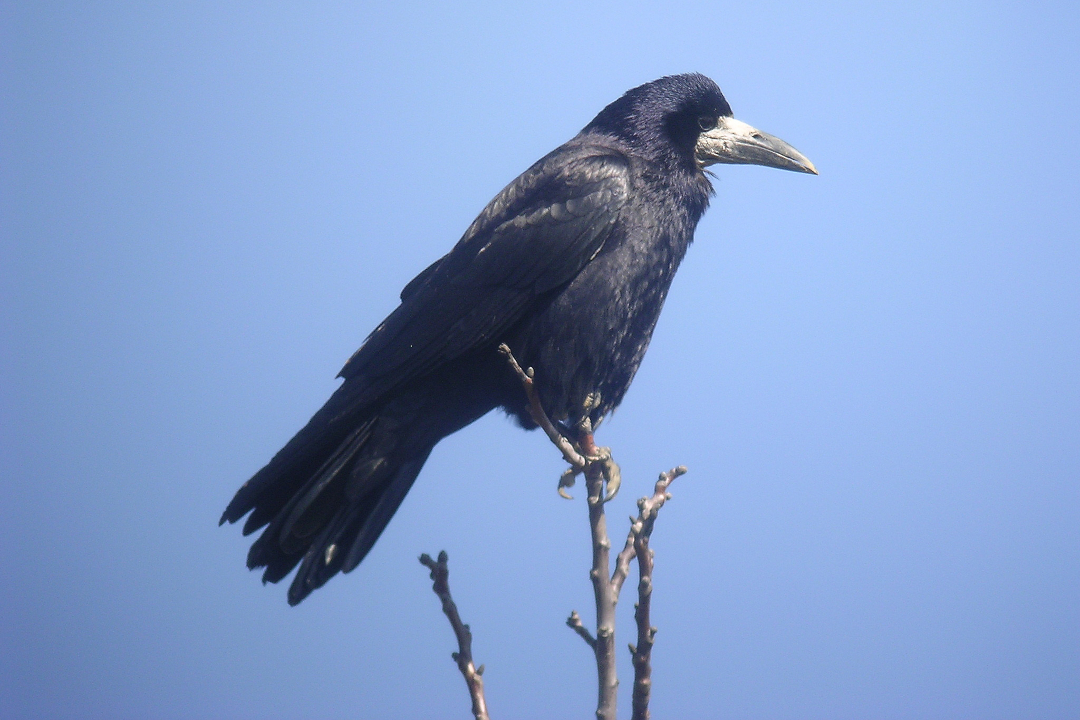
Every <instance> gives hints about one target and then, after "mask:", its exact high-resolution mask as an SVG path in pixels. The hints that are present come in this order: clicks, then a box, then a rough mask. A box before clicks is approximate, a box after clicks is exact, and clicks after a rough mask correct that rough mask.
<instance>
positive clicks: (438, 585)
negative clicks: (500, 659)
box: [420, 550, 490, 720]
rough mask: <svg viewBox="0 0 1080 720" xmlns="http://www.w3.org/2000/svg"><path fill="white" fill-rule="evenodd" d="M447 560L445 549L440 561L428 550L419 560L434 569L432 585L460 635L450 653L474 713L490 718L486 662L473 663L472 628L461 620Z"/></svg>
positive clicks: (477, 717) (478, 719)
mask: <svg viewBox="0 0 1080 720" xmlns="http://www.w3.org/2000/svg"><path fill="white" fill-rule="evenodd" d="M446 561H447V555H446V551H445V550H443V551H442V552H440V553H439V560H438V562H436V561H434V560H432V559H431V556H430V555H428V554H427V553H424V554H423V555H421V556H420V563H421V564H422V565H424V566H425V567H427V568H428V569H429V570H431V579H432V580H433V581H434V582H433V584H432V587H431V589H432V590H433V591H434V592H435V594H436V595H437V596H438V597H439V600H441V601H442V609H443V612H444V613H446V617H447V618H448V619H449V620H450V627H451V628H453V629H454V635H455V636H457V641H458V651H457V652H456V653H451V657H453V658H454V661H455V662H456V663H457V666H458V670H460V671H461V675H462V677H464V678H465V684H466V685H468V686H469V695H470V697H472V713H473V717H474V718H475V720H490V718H489V717H488V712H487V701H486V700H484V680H483V678H482V677H481V675H483V674H484V666H483V665H481V666H480V667H479V668H477V667H475V666H474V665H473V657H472V632H471V631H470V630H469V626H468V625H466V624H465V623H463V622H461V616H460V615H459V614H458V609H457V605H456V604H454V599H453V598H452V597H451V596H450V568H449V567H447V564H446Z"/></svg>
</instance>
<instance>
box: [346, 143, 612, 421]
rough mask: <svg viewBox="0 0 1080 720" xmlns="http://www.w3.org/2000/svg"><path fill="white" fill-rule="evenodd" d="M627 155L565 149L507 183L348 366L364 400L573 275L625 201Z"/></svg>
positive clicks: (473, 343)
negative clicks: (356, 380) (358, 380)
mask: <svg viewBox="0 0 1080 720" xmlns="http://www.w3.org/2000/svg"><path fill="white" fill-rule="evenodd" d="M629 185H630V171H629V163H628V161H627V159H626V158H625V156H623V155H621V154H616V153H613V152H612V151H610V150H597V149H593V148H588V149H586V148H580V147H579V148H572V147H563V148H560V149H559V150H556V151H555V152H553V153H551V154H550V155H548V156H547V157H545V158H543V159H541V160H540V161H539V162H537V163H536V164H535V165H534V166H533V167H532V168H530V169H529V170H527V171H526V172H525V173H523V174H522V175H521V176H520V177H518V178H517V179H516V180H515V181H514V182H513V183H511V184H510V185H508V186H507V187H506V188H505V189H504V190H503V191H502V192H501V193H499V195H497V196H496V197H495V199H494V200H492V201H491V203H490V204H489V205H488V206H487V207H486V208H485V209H484V211H483V212H482V213H480V216H479V217H477V219H476V220H475V221H474V222H473V224H472V225H471V226H470V227H469V229H468V230H467V231H466V232H465V235H464V236H463V237H462V239H461V240H460V241H459V242H458V244H457V245H456V246H454V249H453V250H451V251H450V252H449V253H448V254H447V255H446V256H444V257H443V258H441V259H440V260H438V261H437V262H436V263H434V264H432V265H431V266H430V267H428V268H427V269H425V270H424V271H423V272H422V273H420V274H419V275H418V276H417V277H416V278H415V279H414V280H412V281H411V282H410V283H409V284H408V285H406V286H405V289H404V290H403V291H402V294H401V296H402V302H401V305H399V306H398V307H397V309H396V310H394V312H392V313H391V314H390V315H389V316H388V317H387V318H386V319H385V320H384V321H383V322H382V323H381V324H380V325H379V326H378V327H377V328H375V330H374V331H373V332H372V333H371V335H369V336H368V338H367V340H365V341H364V344H363V345H362V346H361V347H360V349H359V350H357V351H356V353H355V354H354V355H353V356H352V357H351V358H350V359H349V361H348V362H347V363H346V364H345V366H344V367H343V368H342V370H341V372H340V373H339V377H343V378H346V379H347V380H353V379H354V378H356V379H360V383H359V388H357V390H359V393H358V394H359V397H357V396H354V398H353V399H354V401H355V400H361V401H366V400H369V399H373V398H374V397H378V396H380V395H381V394H382V393H384V392H386V391H387V390H389V389H391V388H392V387H395V386H397V385H399V384H401V383H404V382H407V381H409V380H410V379H413V378H416V377H419V376H421V375H423V374H425V373H427V372H430V371H431V370H432V369H433V368H435V367H438V366H439V365H440V364H442V363H445V362H447V361H450V360H452V359H454V358H457V357H459V356H461V355H462V354H464V353H466V352H468V351H469V350H472V349H474V348H476V347H478V346H480V345H482V344H483V343H486V342H490V341H492V340H493V339H494V338H495V337H496V336H498V335H499V334H500V333H502V332H503V331H505V330H506V329H507V328H509V327H511V326H512V325H513V324H514V323H515V322H517V321H518V320H519V319H520V318H521V317H522V316H523V315H524V314H525V313H526V311H527V310H528V308H529V307H530V306H531V305H532V304H533V303H534V302H535V301H536V299H537V298H539V297H541V296H543V295H544V294H545V293H548V292H550V291H552V290H554V289H556V288H558V287H560V286H562V285H564V284H565V283H567V282H569V281H570V280H572V279H573V278H574V276H575V275H577V273H578V272H580V271H581V269H582V268H583V267H585V265H586V264H587V263H588V262H589V261H590V260H591V259H592V258H593V257H594V256H595V255H596V253H597V252H599V251H600V249H601V248H602V247H603V245H604V242H605V241H606V240H607V238H608V237H609V236H610V234H611V231H612V228H613V227H614V226H615V223H616V221H617V219H618V218H619V215H620V212H621V210H622V208H623V206H624V205H625V203H626V198H627V195H628V190H629Z"/></svg>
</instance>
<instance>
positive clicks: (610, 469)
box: [560, 417, 622, 502]
mask: <svg viewBox="0 0 1080 720" xmlns="http://www.w3.org/2000/svg"><path fill="white" fill-rule="evenodd" d="M578 430H579V432H580V434H579V435H578V441H577V447H578V449H579V450H581V453H582V455H584V456H585V459H586V460H587V461H588V462H589V463H590V464H591V463H599V465H600V470H601V471H602V472H603V474H604V483H605V485H606V486H607V492H606V493H605V494H604V502H607V501H609V500H611V499H612V498H613V497H615V495H617V494H618V492H619V487H620V486H621V485H622V471H621V470H620V469H619V464H618V463H616V462H615V459H614V458H613V457H612V456H611V448H609V447H599V446H597V444H596V442H595V441H594V440H593V434H592V422H591V421H590V420H589V418H587V417H586V418H584V419H582V421H581V422H580V423H578ZM560 482H561V481H560Z"/></svg>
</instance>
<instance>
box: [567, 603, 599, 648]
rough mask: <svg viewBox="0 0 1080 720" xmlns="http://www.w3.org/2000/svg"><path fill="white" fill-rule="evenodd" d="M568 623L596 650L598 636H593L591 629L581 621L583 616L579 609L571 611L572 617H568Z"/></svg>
mask: <svg viewBox="0 0 1080 720" xmlns="http://www.w3.org/2000/svg"><path fill="white" fill-rule="evenodd" d="M566 625H567V626H568V627H569V628H570V629H571V630H573V631H574V632H576V633H577V634H578V635H580V636H581V639H582V640H584V641H585V642H586V643H587V644H588V646H589V647H591V648H592V649H593V650H596V638H594V637H593V636H592V633H591V632H589V629H588V628H587V627H585V625H584V624H583V623H582V622H581V616H580V615H578V612H577V610H571V611H570V617H568V618H566Z"/></svg>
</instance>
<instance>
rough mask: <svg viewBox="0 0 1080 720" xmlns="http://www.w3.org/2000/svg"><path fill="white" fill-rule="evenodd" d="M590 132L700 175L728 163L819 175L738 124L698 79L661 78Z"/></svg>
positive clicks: (791, 151) (789, 150)
mask: <svg viewBox="0 0 1080 720" xmlns="http://www.w3.org/2000/svg"><path fill="white" fill-rule="evenodd" d="M590 131H592V132H602V133H605V134H610V135H614V136H616V137H618V138H619V139H621V140H622V141H624V142H626V143H627V144H628V145H630V147H631V148H633V149H634V150H635V151H637V152H640V153H642V154H646V155H653V156H656V157H654V159H657V160H674V161H675V162H676V163H677V164H678V165H681V166H684V167H688V168H694V169H696V170H698V171H701V170H703V169H704V168H706V167H708V166H709V165H714V164H717V163H727V164H745V165H764V166H767V167H775V168H780V169H783V170H794V171H796V172H805V173H813V174H814V175H817V169H816V168H815V167H814V164H813V163H812V162H810V160H809V159H808V158H807V157H806V156H805V155H803V154H802V153H800V152H799V151H798V150H796V149H795V148H793V147H792V146H791V145H789V144H787V143H786V142H784V141H783V140H781V139H780V138H778V137H774V136H772V135H769V134H768V133H764V132H762V131H760V130H758V129H756V128H754V127H752V126H750V125H747V124H746V123H744V122H742V121H739V120H736V119H735V118H734V116H733V114H732V112H731V106H730V105H728V102H727V100H726V99H725V98H724V94H723V93H722V92H720V88H719V87H718V86H717V85H716V83H714V82H713V81H712V80H710V79H709V78H707V77H705V76H704V75H701V74H698V73H690V74H686V75H671V76H668V77H662V78H660V79H659V80H654V81H653V82H650V83H646V84H644V85H640V86H638V87H636V88H634V89H632V90H629V91H627V92H626V94H624V95H623V96H622V97H621V98H619V99H618V100H616V101H615V102H613V103H611V104H610V105H608V106H607V107H606V108H604V109H603V110H602V111H601V112H600V114H599V115H597V116H596V118H594V119H593V121H592V122H591V123H589V124H588V125H587V126H586V127H585V130H584V131H583V132H590Z"/></svg>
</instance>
